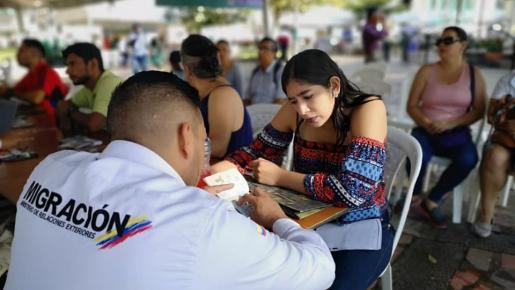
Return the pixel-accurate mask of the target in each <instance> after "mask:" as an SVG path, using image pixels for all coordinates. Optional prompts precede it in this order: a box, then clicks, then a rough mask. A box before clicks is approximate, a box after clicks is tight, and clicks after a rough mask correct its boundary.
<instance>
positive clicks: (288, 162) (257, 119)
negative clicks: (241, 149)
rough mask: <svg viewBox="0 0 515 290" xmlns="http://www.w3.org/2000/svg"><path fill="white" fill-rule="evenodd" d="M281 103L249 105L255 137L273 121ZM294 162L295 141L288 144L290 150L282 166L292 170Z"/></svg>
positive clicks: (248, 110)
mask: <svg viewBox="0 0 515 290" xmlns="http://www.w3.org/2000/svg"><path fill="white" fill-rule="evenodd" d="M280 108H281V105H277V104H255V105H250V106H247V112H248V113H249V115H250V121H251V123H252V135H253V137H254V138H256V137H257V135H258V134H259V132H261V130H263V128H265V126H266V125H267V124H268V123H270V122H272V119H273V118H274V116H275V115H276V114H277V112H278V111H279V109H280ZM292 163H293V142H291V143H290V146H288V151H287V153H286V155H285V156H284V159H283V164H282V167H283V168H285V169H287V170H291V168H292Z"/></svg>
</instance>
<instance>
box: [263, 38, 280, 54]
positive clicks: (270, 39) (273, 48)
mask: <svg viewBox="0 0 515 290" xmlns="http://www.w3.org/2000/svg"><path fill="white" fill-rule="evenodd" d="M264 42H271V43H272V51H273V52H277V50H278V46H277V41H275V40H273V39H272V38H270V37H268V36H265V37H263V38H262V39H261V40H260V41H259V44H262V43H264Z"/></svg>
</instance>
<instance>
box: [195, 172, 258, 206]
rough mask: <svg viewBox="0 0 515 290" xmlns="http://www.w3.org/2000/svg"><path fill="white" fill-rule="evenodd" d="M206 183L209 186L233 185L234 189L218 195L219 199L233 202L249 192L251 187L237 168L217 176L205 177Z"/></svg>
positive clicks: (219, 173)
mask: <svg viewBox="0 0 515 290" xmlns="http://www.w3.org/2000/svg"><path fill="white" fill-rule="evenodd" d="M204 182H205V183H206V184H207V185H208V186H215V185H222V184H228V183H232V184H234V187H233V188H231V189H228V190H225V191H222V192H220V193H218V197H220V198H222V199H225V200H229V201H233V200H238V199H239V198H240V196H242V195H245V194H247V193H248V192H249V185H248V183H247V181H246V180H245V178H244V177H243V175H241V173H240V172H239V171H238V169H236V168H231V169H229V170H225V171H222V172H218V173H216V174H213V175H210V176H207V177H204Z"/></svg>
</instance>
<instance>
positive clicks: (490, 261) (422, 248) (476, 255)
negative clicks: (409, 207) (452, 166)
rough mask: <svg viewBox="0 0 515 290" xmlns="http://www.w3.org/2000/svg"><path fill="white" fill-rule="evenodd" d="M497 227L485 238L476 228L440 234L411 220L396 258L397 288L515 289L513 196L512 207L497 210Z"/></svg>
mask: <svg viewBox="0 0 515 290" xmlns="http://www.w3.org/2000/svg"><path fill="white" fill-rule="evenodd" d="M512 193H513V192H512ZM451 204H452V203H451V200H450V198H449V199H448V200H446V201H445V202H444V208H445V210H446V212H447V213H448V214H449V216H450V214H451ZM493 223H494V232H493V233H492V235H491V236H490V237H489V238H486V239H482V238H478V237H476V236H475V235H473V234H472V232H471V231H470V224H466V223H464V224H449V228H448V229H446V230H440V229H433V228H432V227H431V226H430V225H429V224H428V223H425V222H423V221H418V220H413V219H408V221H407V223H406V227H405V230H404V234H403V236H402V238H401V241H400V243H399V246H398V248H397V251H396V253H395V255H394V261H393V286H394V289H395V290H402V289H405V290H412V289H420V290H422V289H428V290H429V289H431V290H433V289H454V290H459V289H463V290H469V289H474V290H483V289H484V290H486V289H491V290H497V289H515V198H514V197H513V196H512V197H511V200H510V204H509V205H508V207H506V208H501V207H498V208H497V210H496V215H495V217H494V222H493ZM375 288H376V289H380V286H376V287H375Z"/></svg>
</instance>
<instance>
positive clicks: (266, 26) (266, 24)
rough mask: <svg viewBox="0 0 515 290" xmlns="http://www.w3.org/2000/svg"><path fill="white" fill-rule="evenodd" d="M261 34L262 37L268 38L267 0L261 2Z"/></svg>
mask: <svg viewBox="0 0 515 290" xmlns="http://www.w3.org/2000/svg"><path fill="white" fill-rule="evenodd" d="M263 34H264V36H270V30H269V23H268V3H267V0H263Z"/></svg>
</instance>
